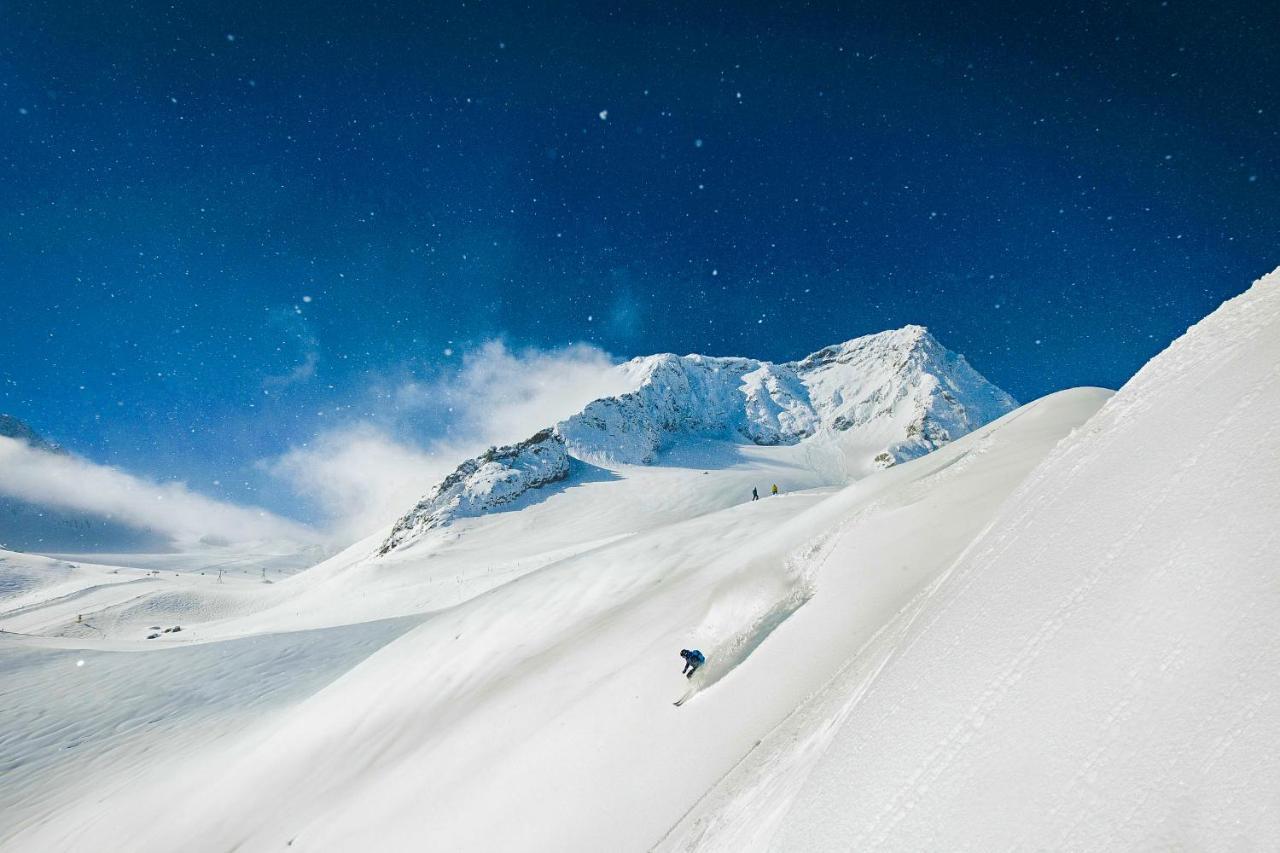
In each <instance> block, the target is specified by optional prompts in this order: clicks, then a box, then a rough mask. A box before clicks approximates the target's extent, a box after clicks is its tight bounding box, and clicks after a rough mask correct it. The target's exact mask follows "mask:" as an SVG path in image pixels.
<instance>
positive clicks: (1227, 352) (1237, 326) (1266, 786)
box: [669, 274, 1280, 851]
mask: <svg viewBox="0 0 1280 853" xmlns="http://www.w3.org/2000/svg"><path fill="white" fill-rule="evenodd" d="M1277 447H1280V275H1278V274H1272V275H1271V276H1269V277H1268V278H1266V279H1263V280H1262V281H1261V282H1259V283H1258V284H1256V285H1255V286H1254V288H1253V289H1252V290H1251V291H1249V292H1248V293H1247V294H1245V295H1243V296H1241V297H1238V298H1237V299H1234V300H1232V301H1230V302H1228V303H1226V304H1225V305H1224V306H1223V307H1222V308H1220V309H1219V310H1218V311H1217V312H1215V313H1214V314H1213V315H1211V316H1210V317H1208V318H1207V319H1206V320H1204V321H1203V322H1201V323H1200V324H1198V325H1197V326H1195V327H1194V328H1192V329H1191V330H1190V331H1189V332H1188V334H1187V335H1186V336H1185V337H1183V338H1182V339H1180V340H1179V341H1177V342H1176V343H1174V344H1173V345H1172V346H1171V347H1170V348H1169V349H1168V350H1167V351H1165V352H1164V353H1162V354H1161V355H1160V356H1159V357H1157V358H1156V359H1155V360H1153V361H1152V362H1151V363H1150V364H1148V365H1147V366H1146V367H1145V368H1144V369H1143V370H1142V371H1141V372H1140V373H1139V374H1138V375H1137V376H1135V377H1134V378H1133V380H1131V381H1130V382H1129V383H1128V384H1127V385H1126V386H1125V387H1124V388H1123V389H1122V390H1121V391H1120V392H1119V393H1118V394H1117V395H1116V396H1115V397H1114V398H1113V399H1112V400H1111V401H1110V403H1109V404H1108V405H1107V406H1106V407H1104V408H1103V410H1102V411H1101V412H1100V413H1099V414H1098V415H1097V416H1095V417H1094V418H1093V419H1092V420H1090V421H1089V423H1088V425H1087V428H1085V429H1084V430H1081V431H1079V432H1077V433H1076V434H1074V435H1073V436H1071V437H1070V438H1069V439H1068V440H1067V441H1065V442H1063V444H1061V445H1060V446H1059V447H1058V448H1057V449H1056V450H1055V451H1054V452H1053V454H1052V455H1051V457H1050V459H1049V460H1048V461H1047V462H1046V463H1045V464H1044V465H1043V466H1041V467H1040V468H1039V469H1037V471H1036V472H1035V474H1034V475H1033V476H1032V477H1031V478H1030V480H1029V481H1028V482H1027V483H1026V485H1025V486H1024V487H1023V488H1022V489H1020V490H1019V492H1018V494H1017V495H1016V496H1015V497H1014V499H1013V500H1012V501H1011V502H1010V503H1009V504H1008V505H1007V507H1006V509H1005V511H1004V512H1003V513H1002V515H1001V517H1000V518H999V520H998V521H997V523H996V524H995V525H994V526H993V527H992V528H991V530H989V531H988V532H987V533H986V534H985V535H984V536H982V537H981V538H980V539H979V540H978V541H977V542H976V543H975V544H974V545H973V546H972V547H971V548H970V549H969V550H968V551H967V553H966V554H965V555H964V557H963V558H962V559H961V560H960V561H959V562H958V563H957V564H956V565H955V566H954V567H953V568H952V569H950V570H949V571H948V572H947V573H946V575H944V576H943V577H942V578H940V579H939V582H938V583H937V584H936V585H935V586H934V587H933V588H932V589H931V590H930V591H929V592H928V594H927V595H925V596H923V597H922V598H921V599H920V600H918V601H917V602H914V603H913V605H912V606H911V607H910V608H908V609H907V610H905V611H904V612H903V613H902V615H901V616H900V617H899V618H898V619H897V620H895V622H894V623H892V624H891V625H889V626H888V627H887V628H886V629H885V633H884V634H883V635H882V636H881V637H879V638H877V640H876V642H874V643H873V644H871V646H869V647H868V648H867V649H866V650H864V651H863V652H862V653H861V654H860V655H858V656H857V657H855V658H852V659H851V660H850V662H849V664H848V666H847V668H846V669H845V670H844V671H842V672H841V673H840V674H839V675H838V676H837V677H836V678H835V679H834V680H833V681H832V682H831V684H830V685H829V686H828V687H827V688H826V689H825V690H824V691H822V692H820V693H819V694H817V695H816V696H815V697H813V698H812V699H810V700H809V701H808V702H807V703H806V704H805V705H804V706H802V707H801V708H800V709H799V710H798V711H797V712H796V714H795V715H794V716H793V718H792V719H790V720H788V721H787V722H786V723H785V724H784V725H782V726H780V727H779V728H778V729H776V730H775V731H774V732H772V733H771V734H770V736H769V737H768V738H766V739H765V740H764V742H763V743H762V744H761V746H760V747H759V748H758V749H757V750H756V751H755V753H754V754H753V755H752V756H750V757H748V759H747V761H745V762H744V763H743V764H742V765H741V766H739V767H738V768H736V769H735V771H734V772H733V773H732V774H730V776H728V777H727V778H726V779H725V780H724V781H722V782H721V784H720V785H719V786H718V787H717V789H716V791H714V792H713V793H712V794H711V795H709V796H708V797H707V798H706V799H705V800H704V801H703V802H702V803H701V804H700V806H699V808H697V809H696V810H695V812H694V813H693V814H691V815H690V817H689V818H688V819H687V820H686V821H685V822H684V824H682V826H681V827H680V828H679V830H678V831H676V832H674V833H672V836H671V837H670V838H669V842H670V847H671V848H673V849H699V850H734V851H737V850H744V849H762V848H765V847H770V848H773V849H779V850H865V849H890V850H922V849H966V850H994V849H1028V848H1036V849H1055V850H1099V849H1118V850H1133V849H1140V850H1148V849H1188V850H1227V849H1231V850H1245V849H1271V848H1274V847H1275V846H1276V844H1277V842H1278V841H1280V749H1278V747H1280V669H1278V668H1277V666H1276V663H1277V661H1280V627H1277V626H1280V561H1278V559H1277V546H1280V533H1278V532H1277V531H1280V527H1278V526H1277V519H1280V453H1278V452H1277Z"/></svg>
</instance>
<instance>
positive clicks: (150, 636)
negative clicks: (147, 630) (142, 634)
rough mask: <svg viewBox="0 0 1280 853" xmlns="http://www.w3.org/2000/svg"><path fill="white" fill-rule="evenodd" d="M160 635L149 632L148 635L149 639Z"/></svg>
mask: <svg viewBox="0 0 1280 853" xmlns="http://www.w3.org/2000/svg"><path fill="white" fill-rule="evenodd" d="M159 636H160V635H159V634H148V635H147V639H148V640H154V639H155V638H156V637H159Z"/></svg>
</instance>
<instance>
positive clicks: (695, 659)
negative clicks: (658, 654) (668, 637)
mask: <svg viewBox="0 0 1280 853" xmlns="http://www.w3.org/2000/svg"><path fill="white" fill-rule="evenodd" d="M680 657H682V658H684V672H683V673H681V674H682V675H685V676H686V677H688V678H693V674H694V673H695V672H697V671H698V667H700V666H702V665H703V664H704V663H706V662H707V659H706V658H705V657H704V656H703V654H702V652H700V651H698V650H697V649H681V650H680Z"/></svg>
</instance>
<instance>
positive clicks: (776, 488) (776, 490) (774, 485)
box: [773, 483, 778, 495]
mask: <svg viewBox="0 0 1280 853" xmlns="http://www.w3.org/2000/svg"><path fill="white" fill-rule="evenodd" d="M773 493H774V494H775V495H776V494H777V493H778V484H777V483H774V484H773Z"/></svg>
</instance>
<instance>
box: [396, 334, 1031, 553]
mask: <svg viewBox="0 0 1280 853" xmlns="http://www.w3.org/2000/svg"><path fill="white" fill-rule="evenodd" d="M617 369H618V370H620V371H622V372H624V373H625V374H626V375H627V376H628V378H629V379H630V380H631V381H632V383H633V385H634V387H635V390H633V391H630V392H628V393H625V394H620V395H618V396H615V397H604V398H602V399H599V400H595V401H593V402H591V403H589V404H587V406H586V407H585V408H583V410H582V411H581V412H579V413H578V414H576V415H573V416H572V417H569V418H567V419H565V420H563V421H561V422H560V423H558V424H556V425H554V426H553V427H548V428H546V429H543V430H542V431H540V432H539V433H538V434H536V435H534V436H532V437H531V438H529V439H527V440H525V441H522V442H520V443H518V444H514V445H510V446H506V447H495V448H491V449H490V450H488V451H487V452H486V453H484V454H482V455H481V456H479V457H476V458H474V459H469V460H467V461H466V462H464V463H462V465H460V466H459V467H458V468H457V470H455V471H454V472H453V473H452V474H450V475H449V476H448V477H446V478H445V479H444V480H443V481H441V483H440V484H439V485H437V486H436V487H435V488H434V489H432V490H431V492H429V493H428V494H427V495H426V496H425V497H424V498H423V499H422V500H421V501H420V502H419V503H418V504H417V505H416V506H415V507H414V508H413V509H412V510H411V511H410V512H409V513H408V514H406V515H405V516H404V517H402V518H401V519H400V520H399V521H398V522H396V524H395V526H394V528H393V529H392V531H391V534H390V536H388V538H387V539H386V541H385V542H384V543H383V545H382V547H381V549H380V553H383V554H386V553H387V552H389V551H391V550H392V549H394V548H396V547H398V546H399V545H401V544H402V543H404V542H406V541H407V540H409V539H411V538H413V537H414V536H416V535H417V534H419V533H422V532H424V531H426V530H429V529H432V528H434V527H440V526H444V525H447V524H448V523H449V522H450V521H452V520H454V519H456V518H466V517H471V516H476V515H481V514H483V513H485V512H488V511H490V510H492V509H495V508H497V507H500V506H503V505H505V504H510V503H511V502H513V501H515V500H517V499H519V498H521V497H522V496H524V495H525V493H526V492H528V491H529V490H530V489H535V488H540V487H542V486H545V485H548V484H550V483H555V482H559V481H562V480H566V479H568V478H570V477H571V476H572V466H571V464H570V463H571V460H575V459H576V460H579V461H580V462H585V463H589V464H591V465H596V466H601V467H606V468H610V467H614V466H620V465H653V464H656V463H658V462H660V461H661V460H662V457H663V454H664V453H666V452H667V451H669V450H672V449H673V448H675V447H676V446H677V445H679V444H680V443H681V442H682V441H684V440H689V439H699V440H702V441H706V440H719V441H721V442H725V443H727V444H730V445H732V444H750V445H757V446H762V447H775V446H793V445H799V444H802V443H813V444H815V445H819V446H820V448H821V452H816V453H814V454H811V455H810V458H808V459H807V462H808V464H810V465H814V464H817V465H822V466H823V467H824V468H828V469H830V470H831V471H832V472H834V473H833V474H832V475H830V476H828V477H827V479H828V480H829V481H840V482H847V481H849V480H853V479H858V478H860V477H862V476H865V475H866V474H868V473H870V472H872V471H874V470H876V469H878V468H885V467H888V466H890V465H894V464H896V463H898V462H903V461H906V460H908V459H913V458H915V457H917V456H922V455H924V454H925V453H928V452H930V451H932V450H936V449H937V448H939V447H941V446H942V445H944V444H946V443H948V442H949V441H952V440H954V439H956V438H959V437H960V436H962V435H965V434H966V433H969V432H971V431H973V430H975V429H977V428H978V427H980V426H982V425H984V424H986V423H988V422H990V421H992V420H995V419H996V418H998V417H1000V416H1001V415H1003V414H1005V413H1006V412H1010V411H1012V410H1013V409H1014V408H1015V407H1016V406H1017V402H1016V401H1015V400H1014V399H1013V398H1012V397H1010V396H1009V395H1008V394H1006V393H1005V392H1004V391H1002V390H1000V389H999V388H997V387H996V386H995V385H993V384H991V383H990V382H988V381H987V380H986V379H985V378H984V377H983V376H982V375H981V374H980V373H978V372H977V371H976V370H974V369H973V368H972V367H970V366H969V363H968V362H967V361H966V360H965V358H964V356H962V355H957V354H956V353H953V352H951V351H950V350H948V349H947V348H946V347H944V346H942V345H941V344H940V343H938V341H937V340H936V339H935V338H934V337H933V336H932V335H930V334H929V332H928V330H927V329H925V328H924V327H923V326H905V327H903V328H901V329H896V330H893V331H888V332H881V333H879V334H874V335H866V336H864V337H861V338H854V339H853V340H850V341H845V342H844V343H841V344H836V345H834V346H829V347H826V348H824V349H821V350H819V351H817V352H815V353H813V354H812V355H809V356H807V357H805V358H803V359H800V360H799V361H793V362H786V363H781V364H776V363H772V362H768V361H759V360H756V359H751V358H733V357H729V358H723V357H711V356H703V355H685V356H678V355H674V354H671V353H663V354H660V355H651V356H644V357H641V358H636V359H632V360H631V361H629V362H626V363H625V364H622V365H619V366H618V368H617ZM815 450H818V448H817V447H815Z"/></svg>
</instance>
